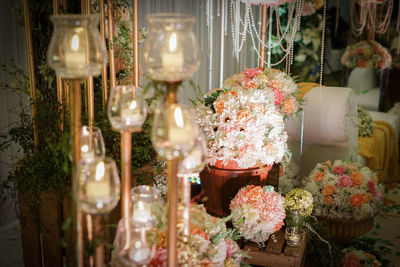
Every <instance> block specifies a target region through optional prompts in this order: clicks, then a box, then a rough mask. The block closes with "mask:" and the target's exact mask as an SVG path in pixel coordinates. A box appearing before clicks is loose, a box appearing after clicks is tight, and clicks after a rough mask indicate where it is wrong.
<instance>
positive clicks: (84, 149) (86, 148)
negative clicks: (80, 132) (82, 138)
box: [81, 145, 89, 153]
mask: <svg viewBox="0 0 400 267" xmlns="http://www.w3.org/2000/svg"><path fill="white" fill-rule="evenodd" d="M81 151H82V152H83V153H86V152H88V151H89V147H88V146H87V145H83V146H82V147H81Z"/></svg>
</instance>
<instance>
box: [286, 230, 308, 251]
mask: <svg viewBox="0 0 400 267" xmlns="http://www.w3.org/2000/svg"><path fill="white" fill-rule="evenodd" d="M303 238H304V231H303V230H302V229H301V228H299V227H287V228H286V230H285V239H286V243H287V245H288V246H290V247H298V246H299V245H300V244H301V242H302V241H303Z"/></svg>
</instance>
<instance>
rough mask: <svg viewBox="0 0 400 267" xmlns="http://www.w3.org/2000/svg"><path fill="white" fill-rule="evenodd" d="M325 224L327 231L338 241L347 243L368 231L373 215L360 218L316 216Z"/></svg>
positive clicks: (372, 224) (372, 221)
mask: <svg viewBox="0 0 400 267" xmlns="http://www.w3.org/2000/svg"><path fill="white" fill-rule="evenodd" d="M318 219H319V220H320V221H321V222H322V223H323V224H324V225H325V226H326V229H327V231H328V233H329V234H330V235H331V236H332V237H333V239H335V240H336V241H337V242H339V243H347V242H350V241H351V240H353V239H354V238H356V237H359V236H361V235H363V234H366V233H368V232H369V231H370V230H371V229H372V226H374V217H372V218H365V219H362V220H341V219H330V218H329V219H328V218H324V217H319V218H318Z"/></svg>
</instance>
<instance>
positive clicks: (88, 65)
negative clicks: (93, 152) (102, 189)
mask: <svg viewBox="0 0 400 267" xmlns="http://www.w3.org/2000/svg"><path fill="white" fill-rule="evenodd" d="M51 20H52V22H53V24H54V33H53V35H52V38H51V41H50V45H49V48H48V51H47V61H48V64H49V66H50V67H51V68H53V69H54V70H55V71H56V74H57V76H59V77H61V78H65V79H70V80H72V84H73V91H72V94H71V99H70V104H71V107H70V111H71V138H72V152H73V153H72V181H73V183H74V184H75V183H79V181H78V179H79V177H78V175H77V169H78V168H77V167H78V164H79V163H80V159H81V145H80V143H81V81H82V80H84V79H85V78H87V77H89V76H97V75H99V74H100V73H101V70H102V68H103V66H104V65H105V64H106V63H107V53H106V49H105V46H104V45H103V43H102V42H101V39H100V34H99V31H98V28H97V25H98V23H99V17H98V16H97V15H57V16H52V17H51ZM74 210H76V213H75V215H76V224H75V230H76V232H77V244H76V248H77V250H76V254H77V266H83V264H84V250H83V247H82V243H83V232H82V212H81V209H80V208H79V207H76V206H75V209H74Z"/></svg>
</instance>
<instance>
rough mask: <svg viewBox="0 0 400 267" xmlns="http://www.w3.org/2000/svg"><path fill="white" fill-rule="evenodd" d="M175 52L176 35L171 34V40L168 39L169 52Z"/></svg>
mask: <svg viewBox="0 0 400 267" xmlns="http://www.w3.org/2000/svg"><path fill="white" fill-rule="evenodd" d="M175 50H176V33H172V34H171V38H169V51H170V52H175Z"/></svg>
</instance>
